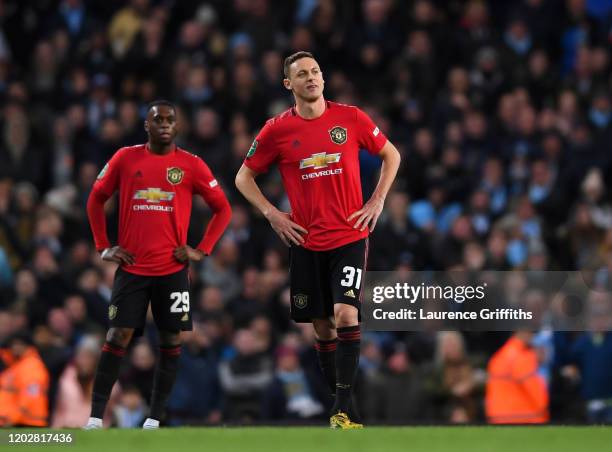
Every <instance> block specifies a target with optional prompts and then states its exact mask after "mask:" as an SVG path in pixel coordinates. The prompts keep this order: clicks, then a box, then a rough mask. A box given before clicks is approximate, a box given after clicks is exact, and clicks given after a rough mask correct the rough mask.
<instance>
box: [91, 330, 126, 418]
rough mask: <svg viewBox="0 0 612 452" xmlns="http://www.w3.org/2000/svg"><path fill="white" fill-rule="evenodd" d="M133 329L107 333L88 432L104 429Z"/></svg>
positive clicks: (94, 390) (97, 372) (97, 371)
mask: <svg viewBox="0 0 612 452" xmlns="http://www.w3.org/2000/svg"><path fill="white" fill-rule="evenodd" d="M133 335H134V329H133V328H110V329H109V330H108V333H106V342H105V343H104V346H103V347H102V353H101V354H100V361H99V362H98V368H97V370H96V377H95V380H94V386H93V395H92V403H91V417H90V418H89V420H88V421H87V425H86V426H85V427H84V429H86V430H93V429H97V428H102V418H103V417H104V410H105V409H106V404H107V403H108V398H109V397H110V393H111V390H112V389H113V385H114V384H115V382H116V381H117V377H118V375H119V367H120V366H121V361H122V360H123V357H124V356H125V350H126V349H127V347H128V345H129V344H130V341H131V340H132V336H133Z"/></svg>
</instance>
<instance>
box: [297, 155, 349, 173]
mask: <svg viewBox="0 0 612 452" xmlns="http://www.w3.org/2000/svg"><path fill="white" fill-rule="evenodd" d="M341 155H342V154H341V153H340V152H338V153H336V154H328V153H327V152H319V153H317V154H312V155H311V156H310V157H307V158H305V159H302V160H300V169H306V168H314V169H321V168H327V165H329V164H330V163H338V162H339V161H340V156H341Z"/></svg>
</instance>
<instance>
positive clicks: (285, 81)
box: [283, 78, 291, 91]
mask: <svg viewBox="0 0 612 452" xmlns="http://www.w3.org/2000/svg"><path fill="white" fill-rule="evenodd" d="M283 86H284V87H285V89H288V90H289V91H291V80H289V79H288V78H284V79H283Z"/></svg>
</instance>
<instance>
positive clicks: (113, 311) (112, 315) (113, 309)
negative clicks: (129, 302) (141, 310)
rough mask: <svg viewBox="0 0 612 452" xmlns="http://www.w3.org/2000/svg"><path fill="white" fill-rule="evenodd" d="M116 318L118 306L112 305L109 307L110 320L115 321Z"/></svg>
mask: <svg viewBox="0 0 612 452" xmlns="http://www.w3.org/2000/svg"><path fill="white" fill-rule="evenodd" d="M115 317H117V306H115V305H114V304H111V305H110V306H109V307H108V318H109V320H113V319H114V318H115Z"/></svg>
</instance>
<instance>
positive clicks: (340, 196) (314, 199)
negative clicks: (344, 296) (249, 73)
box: [244, 101, 387, 251]
mask: <svg viewBox="0 0 612 452" xmlns="http://www.w3.org/2000/svg"><path fill="white" fill-rule="evenodd" d="M386 142H387V138H386V137H385V136H384V134H383V133H382V132H381V131H380V129H379V128H378V127H376V125H375V124H374V123H373V122H372V120H371V119H370V118H369V117H368V115H366V114H365V113H364V112H363V111H361V110H360V109H359V108H357V107H354V106H349V105H343V104H338V103H335V102H330V101H326V108H325V112H324V113H323V114H322V115H321V116H319V117H318V118H315V119H310V120H309V119H305V118H302V117H301V116H299V115H298V114H297V112H296V111H295V108H291V109H289V110H287V111H286V112H284V113H282V114H280V115H278V116H276V117H274V118H272V119H270V120H268V121H267V122H266V124H265V126H264V127H263V128H262V129H261V131H260V132H259V134H258V135H257V138H256V139H255V141H254V142H253V145H252V146H251V149H250V150H249V152H248V154H247V157H246V159H245V161H244V164H245V165H246V166H247V167H249V168H251V169H252V170H253V171H256V172H258V173H262V172H266V171H267V170H268V168H269V167H270V165H272V164H273V163H277V164H278V168H279V171H280V173H281V176H282V179H283V184H284V186H285V190H286V192H287V196H288V198H289V203H290V204H291V211H292V212H291V216H292V220H293V221H294V222H296V223H298V224H299V225H300V226H303V227H304V228H306V229H307V230H308V234H307V235H306V236H305V243H304V245H303V246H304V247H305V248H307V249H310V250H313V251H325V250H330V249H333V248H338V247H340V246H342V245H345V244H347V243H351V242H354V241H357V240H359V239H361V238H364V237H367V235H368V233H369V231H368V230H367V229H366V230H364V231H359V230H358V229H354V228H353V226H352V224H350V223H349V222H348V221H347V220H346V219H347V218H348V217H349V216H350V215H351V214H352V213H353V212H355V211H357V210H359V209H361V207H362V206H363V195H362V193H361V180H360V170H359V150H360V149H366V150H367V151H369V152H370V153H372V154H376V153H378V152H379V151H380V150H381V149H382V147H383V146H384V145H385V143H386Z"/></svg>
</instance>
